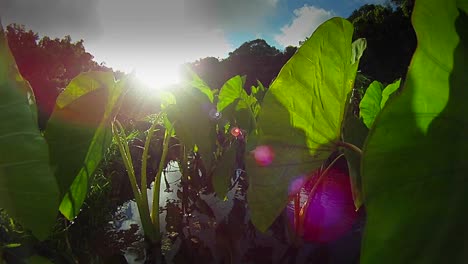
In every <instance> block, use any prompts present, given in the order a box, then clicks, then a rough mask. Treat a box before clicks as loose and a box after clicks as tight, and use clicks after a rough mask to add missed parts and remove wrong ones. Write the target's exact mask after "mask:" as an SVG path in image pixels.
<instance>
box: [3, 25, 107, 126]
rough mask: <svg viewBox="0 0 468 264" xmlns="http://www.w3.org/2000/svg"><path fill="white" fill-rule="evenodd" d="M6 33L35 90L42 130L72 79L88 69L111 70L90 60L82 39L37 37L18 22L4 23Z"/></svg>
mask: <svg viewBox="0 0 468 264" xmlns="http://www.w3.org/2000/svg"><path fill="white" fill-rule="evenodd" d="M6 35H7V40H8V45H9V47H10V49H11V52H12V53H13V56H14V57H15V60H16V64H17V65H18V69H19V71H20V73H21V75H22V76H23V77H24V78H25V79H26V80H27V81H29V83H30V84H31V87H32V89H33V91H34V95H35V97H36V100H37V104H38V108H39V125H40V127H41V129H44V127H45V124H46V122H47V120H48V118H49V116H50V114H51V112H52V110H53V108H54V105H55V100H56V98H57V96H58V94H59V93H60V92H61V91H62V90H63V89H64V88H65V87H66V86H67V85H68V83H69V82H70V80H71V79H73V78H74V77H76V76H77V75H78V74H80V73H81V72H86V71H90V70H101V71H112V69H110V68H107V67H105V66H103V65H100V64H98V63H96V62H95V61H93V58H94V57H93V56H92V55H91V54H90V53H88V52H86V50H85V48H84V45H83V40H80V41H77V42H72V40H71V37H70V36H65V37H64V38H62V39H59V38H56V39H51V38H49V37H43V38H41V39H40V38H39V35H38V34H37V33H35V32H33V31H31V30H26V29H25V27H24V26H21V25H17V24H11V25H9V26H7V28H6Z"/></svg>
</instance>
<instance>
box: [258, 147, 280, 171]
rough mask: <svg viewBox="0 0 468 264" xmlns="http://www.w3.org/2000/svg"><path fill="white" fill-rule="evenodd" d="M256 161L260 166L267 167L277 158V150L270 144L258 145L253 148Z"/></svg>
mask: <svg viewBox="0 0 468 264" xmlns="http://www.w3.org/2000/svg"><path fill="white" fill-rule="evenodd" d="M253 155H254V158H255V161H256V162H257V164H258V165H259V166H262V167H266V166H268V165H270V164H271V163H272V162H273V160H274V159H275V151H274V150H273V148H272V147H270V146H258V147H256V148H255V149H254V150H253Z"/></svg>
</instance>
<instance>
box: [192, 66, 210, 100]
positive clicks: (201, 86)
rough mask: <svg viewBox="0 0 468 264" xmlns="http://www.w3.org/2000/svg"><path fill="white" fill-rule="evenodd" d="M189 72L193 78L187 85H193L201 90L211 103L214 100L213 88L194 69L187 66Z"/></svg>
mask: <svg viewBox="0 0 468 264" xmlns="http://www.w3.org/2000/svg"><path fill="white" fill-rule="evenodd" d="M187 71H188V74H189V75H190V77H191V79H190V81H189V82H188V83H187V86H191V87H193V88H196V89H198V90H199V91H200V92H202V93H203V94H205V95H206V97H207V98H208V99H209V101H210V103H213V101H214V93H213V91H212V90H211V88H210V87H209V86H208V84H206V83H205V82H204V81H203V80H202V79H201V78H200V77H199V76H198V75H197V74H196V73H195V72H194V71H192V70H191V69H189V68H187Z"/></svg>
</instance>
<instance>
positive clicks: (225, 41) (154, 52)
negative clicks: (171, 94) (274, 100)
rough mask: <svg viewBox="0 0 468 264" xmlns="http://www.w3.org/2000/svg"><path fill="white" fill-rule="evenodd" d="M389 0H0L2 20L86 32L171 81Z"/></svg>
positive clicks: (124, 59) (151, 75) (125, 61)
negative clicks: (249, 44) (251, 46)
mask: <svg viewBox="0 0 468 264" xmlns="http://www.w3.org/2000/svg"><path fill="white" fill-rule="evenodd" d="M384 2H385V0H290V1H287V0H132V1H130V0H79V1H78V0H41V1H37V0H1V1H0V18H1V19H2V21H3V24H4V25H7V24H9V23H19V24H24V25H25V26H26V27H27V28H29V29H32V30H34V31H35V32H38V33H39V34H40V35H41V36H44V35H47V36H50V37H63V36H65V35H70V36H71V37H72V39H73V40H80V39H83V40H84V45H85V47H86V49H87V50H88V51H89V52H90V53H91V54H93V55H94V56H95V59H96V61H98V62H105V64H106V65H107V66H110V67H112V68H114V69H118V70H122V71H125V72H131V71H136V73H137V75H139V76H141V78H142V79H148V80H150V81H154V80H158V82H159V83H170V82H174V81H176V80H177V79H178V76H177V70H178V67H179V65H181V64H183V63H186V62H193V61H195V60H197V59H199V58H204V57H208V56H213V57H218V58H225V57H226V56H227V55H228V53H229V52H230V51H233V50H234V49H235V48H237V47H238V46H240V45H241V44H242V43H244V42H245V41H249V40H252V39H256V38H263V39H265V40H267V42H268V43H270V45H273V46H276V47H277V48H278V49H280V50H282V49H283V48H284V47H286V46H287V45H297V44H298V42H299V41H300V40H303V39H304V38H305V37H307V36H310V35H311V34H312V32H313V31H314V30H315V28H317V26H318V25H320V24H321V23H322V22H324V21H325V20H327V19H328V18H331V17H333V16H341V17H348V16H349V15H350V14H351V12H352V11H353V10H355V9H357V8H359V7H360V6H362V5H363V4H366V3H374V4H379V3H380V4H382V3H384Z"/></svg>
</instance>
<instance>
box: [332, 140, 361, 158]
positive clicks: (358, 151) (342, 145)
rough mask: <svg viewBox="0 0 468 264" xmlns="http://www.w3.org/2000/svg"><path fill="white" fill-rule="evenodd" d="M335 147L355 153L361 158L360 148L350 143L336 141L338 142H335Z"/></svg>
mask: <svg viewBox="0 0 468 264" xmlns="http://www.w3.org/2000/svg"><path fill="white" fill-rule="evenodd" d="M336 145H337V146H339V147H344V148H347V149H349V150H351V151H354V152H356V153H357V154H359V155H360V156H362V150H361V149H360V148H358V147H357V146H356V145H353V144H351V143H348V142H344V141H338V142H336Z"/></svg>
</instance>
